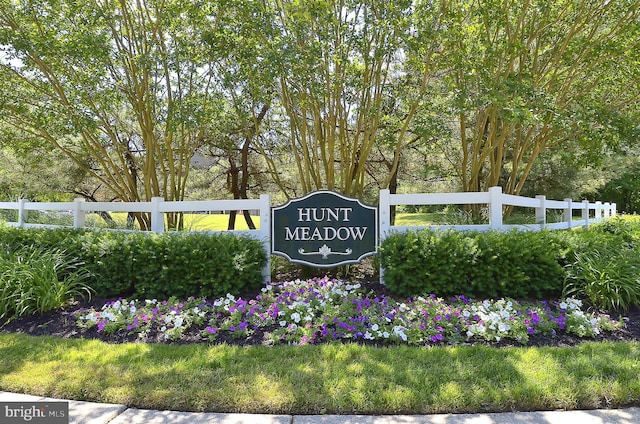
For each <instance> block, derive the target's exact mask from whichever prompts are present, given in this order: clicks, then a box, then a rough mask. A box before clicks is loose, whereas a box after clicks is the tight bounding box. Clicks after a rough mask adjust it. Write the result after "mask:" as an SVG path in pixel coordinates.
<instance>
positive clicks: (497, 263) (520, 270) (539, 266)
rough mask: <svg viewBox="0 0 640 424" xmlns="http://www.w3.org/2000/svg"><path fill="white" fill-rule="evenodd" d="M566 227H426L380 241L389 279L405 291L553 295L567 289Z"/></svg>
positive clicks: (395, 288) (392, 286)
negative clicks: (501, 229) (482, 230)
mask: <svg viewBox="0 0 640 424" xmlns="http://www.w3.org/2000/svg"><path fill="white" fill-rule="evenodd" d="M567 234H568V233H567V232H562V231H541V232H525V231H511V232H498V231H491V232H487V233H480V232H459V231H454V230H431V229H425V230H420V231H415V232H413V231H412V232H407V233H395V234H392V235H391V236H390V237H388V238H386V239H385V240H384V241H383V242H382V246H381V248H380V249H381V251H382V255H381V265H382V267H383V268H384V280H385V284H386V285H387V287H388V288H389V290H391V291H392V292H393V293H395V294H397V295H401V296H417V295H426V294H431V293H435V294H437V295H438V296H456V295H460V294H463V295H465V296H469V297H473V298H481V299H483V298H489V297H491V298H498V297H511V298H520V299H521V298H549V297H559V296H560V295H561V294H562V290H563V282H564V279H565V269H564V267H565V265H566V264H567V261H566V255H567V252H568V251H569V239H568V236H567Z"/></svg>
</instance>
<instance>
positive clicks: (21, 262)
mask: <svg viewBox="0 0 640 424" xmlns="http://www.w3.org/2000/svg"><path fill="white" fill-rule="evenodd" d="M81 265H82V264H81V263H79V262H78V261H77V260H76V259H74V258H72V257H70V256H68V255H67V254H66V253H65V252H64V251H61V250H56V251H51V250H46V249H42V248H39V247H34V246H27V247H22V248H18V249H11V248H9V247H7V246H2V245H0V320H3V319H6V320H10V319H13V318H16V317H21V316H26V315H33V314H36V313H38V314H43V313H45V312H48V311H51V310H54V309H57V308H61V307H63V306H66V305H68V304H69V303H71V302H72V301H73V300H74V299H76V298H78V297H87V298H90V297H91V289H90V288H89V287H88V286H87V284H86V281H87V279H88V277H89V273H87V272H86V271H84V270H83V268H82V266H81Z"/></svg>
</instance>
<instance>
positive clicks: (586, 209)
mask: <svg viewBox="0 0 640 424" xmlns="http://www.w3.org/2000/svg"><path fill="white" fill-rule="evenodd" d="M582 219H583V220H584V227H585V228H586V227H588V226H589V201H588V200H587V199H584V200H583V201H582Z"/></svg>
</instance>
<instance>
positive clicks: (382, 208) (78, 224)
mask: <svg viewBox="0 0 640 424" xmlns="http://www.w3.org/2000/svg"><path fill="white" fill-rule="evenodd" d="M473 204H480V205H486V207H487V210H488V215H489V223H488V224H479V225H424V226H415V227H408V226H395V225H393V226H392V225H391V206H399V205H473ZM504 206H518V207H527V208H533V209H535V218H536V223H535V224H524V225H523V224H519V225H507V224H504V223H503V221H502V214H503V207H504ZM0 209H10V210H11V209H12V210H16V211H17V212H18V220H17V221H16V222H7V223H6V224H7V225H12V226H17V227H56V226H52V225H43V224H33V223H27V215H28V211H61V212H62V211H64V212H71V214H72V215H73V227H74V228H84V227H85V218H86V216H87V214H89V213H96V212H144V213H149V214H150V217H151V231H153V232H157V233H162V232H164V231H165V228H164V227H165V219H164V214H166V213H172V212H173V213H175V212H184V213H190V212H191V213H192V212H213V211H230V210H258V211H259V214H260V228H259V229H257V230H235V231H232V232H233V233H237V234H246V235H249V236H251V237H254V238H256V239H257V240H260V241H262V242H263V244H264V247H265V251H266V252H270V251H271V197H270V196H269V195H261V196H260V199H238V200H206V201H184V202H165V201H164V199H163V198H161V197H154V198H152V199H151V201H150V202H138V203H129V202H101V203H100V202H85V201H84V199H76V200H75V201H73V202H57V203H52V202H28V201H26V200H24V199H21V200H19V201H18V202H0ZM549 210H556V211H561V213H562V221H561V222H554V223H547V211H549ZM575 211H580V212H579V217H577V218H576V217H574V212H575ZM615 215H616V205H615V203H614V204H609V203H601V202H595V203H590V202H589V201H587V200H584V201H582V202H574V201H572V200H571V199H565V200H562V201H557V200H547V199H546V198H545V196H536V197H535V198H529V197H522V196H514V195H510V194H504V193H502V188H501V187H492V188H490V189H489V191H488V192H480V193H433V194H390V192H389V190H380V204H379V222H378V231H379V240H380V242H382V240H383V239H384V238H385V237H386V236H387V235H388V234H389V233H390V232H391V231H400V232H402V231H409V230H416V229H421V228H426V227H430V228H453V229H456V230H476V231H487V230H491V229H497V230H509V229H512V228H519V229H525V230H540V229H543V228H549V229H571V228H573V227H579V226H582V227H586V226H588V225H589V224H590V223H592V222H600V221H602V220H603V219H606V218H609V217H613V216H615ZM209 232H217V231H209ZM267 257H269V255H267ZM263 276H264V278H265V281H268V280H269V279H270V260H268V261H267V265H266V267H265V269H264V270H263Z"/></svg>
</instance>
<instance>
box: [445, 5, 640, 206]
mask: <svg viewBox="0 0 640 424" xmlns="http://www.w3.org/2000/svg"><path fill="white" fill-rule="evenodd" d="M454 3H456V6H455V7H454V6H453V5H452V7H451V8H450V11H451V12H452V13H451V14H450V15H449V18H450V21H449V25H450V28H451V32H450V37H448V38H447V40H446V43H447V47H446V49H445V52H448V53H449V54H447V67H448V68H449V69H450V72H449V73H448V74H447V75H446V78H445V79H444V80H443V82H444V83H445V84H446V87H447V89H448V91H449V92H451V93H454V95H455V97H454V110H455V111H456V114H457V127H458V135H457V137H458V139H459V146H460V147H459V150H460V160H459V172H460V179H461V184H462V187H463V189H464V190H465V191H484V190H486V189H487V188H488V187H490V186H494V185H502V186H503V190H504V192H505V193H512V194H518V193H520V191H521V190H522V188H523V187H524V184H525V182H526V179H527V176H528V175H529V173H530V172H531V169H532V167H533V165H534V163H535V162H536V160H537V159H538V157H539V156H540V155H541V153H543V152H544V151H546V150H548V149H552V148H555V149H557V148H562V147H563V146H566V145H567V144H568V143H571V144H572V145H573V144H575V143H577V144H578V145H580V146H581V148H582V149H591V150H592V151H593V152H594V153H595V154H597V152H598V151H599V150H600V149H601V147H602V146H604V145H606V144H607V143H614V142H615V141H617V140H620V139H621V138H625V137H629V136H630V134H631V133H632V131H631V130H632V128H633V127H634V125H637V121H634V119H632V117H631V114H630V113H631V108H632V107H633V105H634V104H635V103H636V102H637V99H638V95H639V90H638V85H637V80H638V76H639V75H638V67H637V50H638V43H640V37H639V34H640V33H639V32H638V29H639V24H640V15H639V12H638V10H639V8H640V2H638V1H621V2H606V1H605V2H597V1H595V2H591V1H554V2H548V1H542V0H540V1H538V0H527V1H524V2H522V1H512V0H494V1H484V2H480V3H476V2H467V1H457V2H454ZM634 122H635V124H634Z"/></svg>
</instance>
